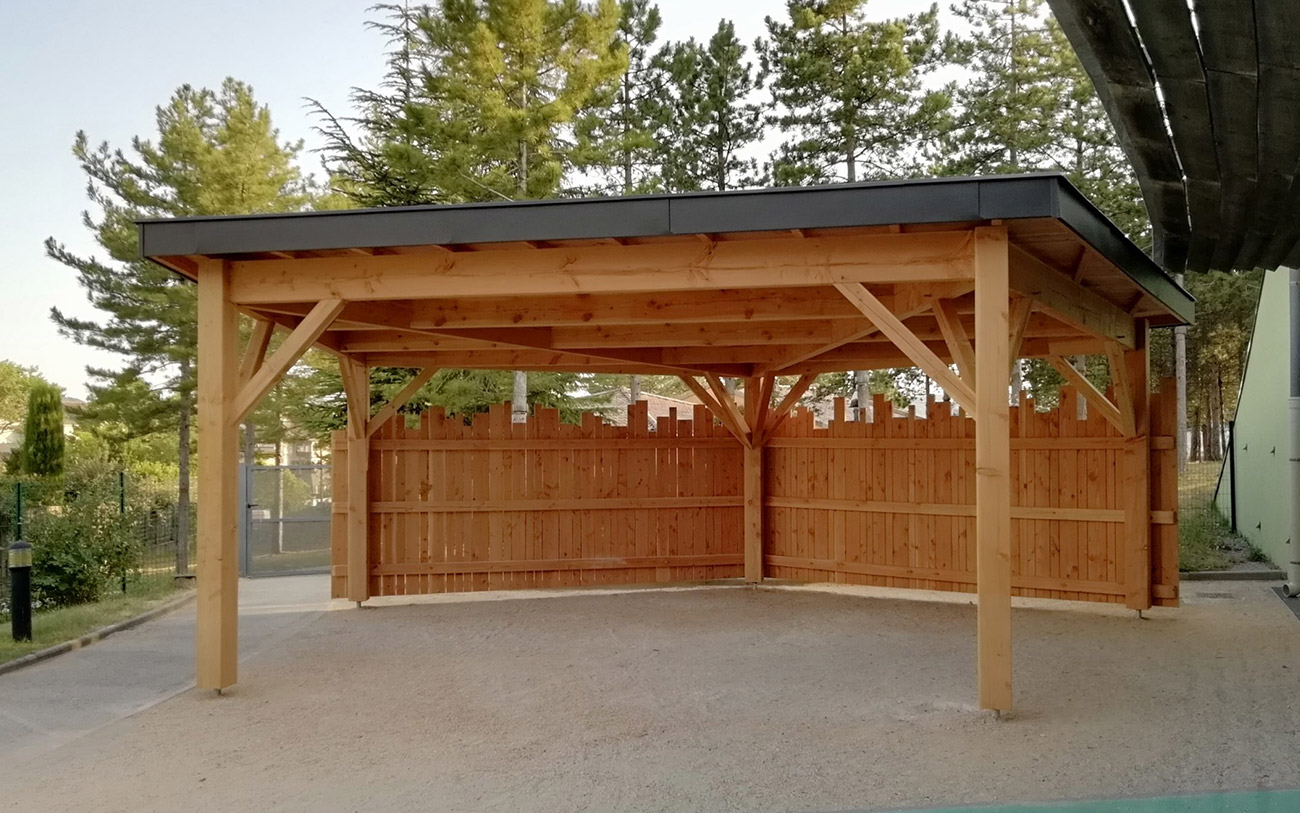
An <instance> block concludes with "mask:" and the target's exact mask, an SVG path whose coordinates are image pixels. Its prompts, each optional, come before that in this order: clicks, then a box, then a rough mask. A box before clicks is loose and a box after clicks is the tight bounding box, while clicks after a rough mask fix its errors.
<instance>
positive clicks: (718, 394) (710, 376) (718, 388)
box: [704, 373, 753, 439]
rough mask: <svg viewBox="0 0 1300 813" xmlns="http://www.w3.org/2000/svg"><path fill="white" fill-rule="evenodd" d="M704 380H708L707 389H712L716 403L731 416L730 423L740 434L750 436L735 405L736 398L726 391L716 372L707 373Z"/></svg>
mask: <svg viewBox="0 0 1300 813" xmlns="http://www.w3.org/2000/svg"><path fill="white" fill-rule="evenodd" d="M704 380H705V381H708V382H709V389H711V390H713V397H714V398H715V399H717V402H718V404H719V405H720V406H721V407H722V409H723V411H724V412H726V413H727V415H728V416H729V417H730V418H731V425H732V426H735V427H737V428H738V429H740V430H741V434H743V435H745V436H747V437H750V438H751V439H752V437H753V436H752V435H750V432H749V427H748V426H747V425H746V424H745V416H744V415H742V414H741V412H740V407H738V406H736V399H735V397H733V396H732V394H731V393H730V392H728V391H727V384H726V382H724V381H723V380H722V378H721V377H720V376H719V375H718V374H717V373H707V374H706V375H705V376H704Z"/></svg>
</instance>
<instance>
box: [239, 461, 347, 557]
mask: <svg viewBox="0 0 1300 813" xmlns="http://www.w3.org/2000/svg"><path fill="white" fill-rule="evenodd" d="M242 482H243V489H242V493H243V494H244V510H243V511H242V512H241V515H240V517H241V520H242V522H241V527H240V533H239V537H240V557H239V561H240V572H241V574H243V575H245V576H287V575H291V574H296V573H324V572H327V571H328V570H329V566H330V512H331V510H332V496H331V493H330V467H329V466H327V465H299V466H245V467H244V470H243V477H242Z"/></svg>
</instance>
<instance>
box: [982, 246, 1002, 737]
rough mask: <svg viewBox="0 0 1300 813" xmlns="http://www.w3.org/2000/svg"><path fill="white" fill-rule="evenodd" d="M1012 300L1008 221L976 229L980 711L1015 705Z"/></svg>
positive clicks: (997, 709)
mask: <svg viewBox="0 0 1300 813" xmlns="http://www.w3.org/2000/svg"><path fill="white" fill-rule="evenodd" d="M1010 299H1011V291H1010V287H1009V268H1008V249H1007V230H1006V227H1005V226H986V227H980V228H977V229H975V545H976V566H975V572H976V576H975V579H976V589H977V594H978V597H979V609H978V621H977V629H978V631H977V636H976V650H977V654H976V661H977V671H978V675H979V703H980V707H981V708H985V709H992V710H994V711H999V712H1001V711H1007V710H1010V708H1011V407H1010V397H1009V395H1008V390H1007V387H1008V385H1009V383H1010V373H1009V371H1010V367H1011V350H1010V344H1011V342H1010V332H1011V330H1010V328H1011V320H1010V304H1011V303H1010Z"/></svg>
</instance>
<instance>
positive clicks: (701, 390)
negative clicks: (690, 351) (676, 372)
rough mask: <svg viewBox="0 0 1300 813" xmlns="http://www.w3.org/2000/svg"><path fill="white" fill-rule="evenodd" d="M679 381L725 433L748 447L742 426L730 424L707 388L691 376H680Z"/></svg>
mask: <svg viewBox="0 0 1300 813" xmlns="http://www.w3.org/2000/svg"><path fill="white" fill-rule="evenodd" d="M681 379H682V382H683V383H684V384H686V386H687V387H689V388H690V390H691V392H693V393H695V397H696V398H699V399H700V403H702V404H704V406H705V407H706V408H707V409H708V410H709V412H711V413H712V414H713V415H714V416H715V417H716V418H717V419H718V420H719V421H720V422H721V423H722V425H723V426H725V427H727V431H728V432H730V433H731V434H732V435H734V436H735V438H736V440H739V441H740V442H741V444H743V445H744V446H746V447H748V446H750V443H751V442H750V438H749V433H748V432H746V431H745V428H744V427H743V426H739V425H737V424H735V423H733V422H732V420H731V415H730V413H728V412H727V410H726V409H725V408H723V406H722V405H721V404H720V403H718V400H717V399H716V398H714V397H713V394H712V393H710V392H709V390H708V388H707V387H705V386H704V385H703V384H701V383H700V382H698V381H696V380H695V376H692V375H684V376H681Z"/></svg>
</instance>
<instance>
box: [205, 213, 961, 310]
mask: <svg viewBox="0 0 1300 813" xmlns="http://www.w3.org/2000/svg"><path fill="white" fill-rule="evenodd" d="M970 240H971V237H970V233H969V231H953V232H926V233H919V234H881V235H857V236H852V237H817V238H789V237H786V238H777V239H768V240H740V241H735V242H726V243H713V242H709V243H703V244H701V243H656V244H648V245H634V246H604V245H598V246H583V247H577V246H564V247H557V248H547V249H538V250H536V251H527V252H523V251H476V252H468V253H459V252H458V253H453V254H440V255H408V254H392V255H383V256H375V257H356V256H344V257H311V258H308V257H303V258H297V259H292V260H240V261H236V262H234V263H232V266H231V286H232V288H231V291H232V296H233V298H234V299H235V301H236V302H237V303H239V304H244V305H256V304H265V303H275V302H301V301H304V300H307V301H314V300H321V299H344V300H388V299H423V298H428V297H440V298H444V299H449V298H460V297H499V296H503V295H511V296H548V295H556V294H575V293H636V292H641V293H658V292H661V291H689V290H717V289H720V288H784V287H807V286H815V285H831V284H835V283H894V282H906V281H915V282H948V281H958V280H966V279H969V278H970V263H969V258H970Z"/></svg>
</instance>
